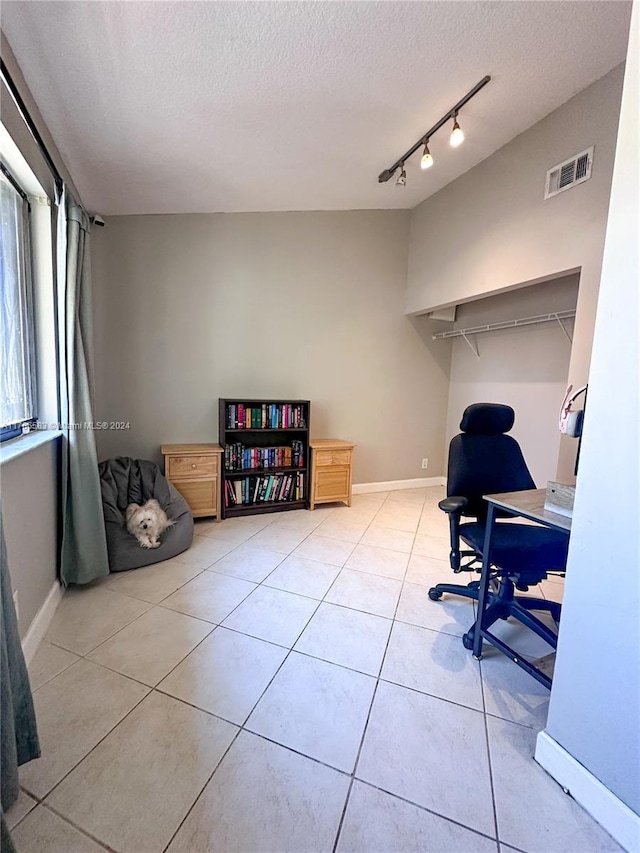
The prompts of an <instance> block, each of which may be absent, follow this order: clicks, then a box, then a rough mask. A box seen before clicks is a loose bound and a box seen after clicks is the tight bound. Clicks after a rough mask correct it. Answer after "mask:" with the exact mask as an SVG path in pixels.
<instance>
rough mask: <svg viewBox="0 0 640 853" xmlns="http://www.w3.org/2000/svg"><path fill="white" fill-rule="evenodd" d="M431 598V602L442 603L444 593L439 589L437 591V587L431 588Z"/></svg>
mask: <svg viewBox="0 0 640 853" xmlns="http://www.w3.org/2000/svg"><path fill="white" fill-rule="evenodd" d="M429 598H430V599H431V601H440V599H441V598H442V593H441V592H440V590H439V589H436V588H435V586H434V587H431V589H430V590H429Z"/></svg>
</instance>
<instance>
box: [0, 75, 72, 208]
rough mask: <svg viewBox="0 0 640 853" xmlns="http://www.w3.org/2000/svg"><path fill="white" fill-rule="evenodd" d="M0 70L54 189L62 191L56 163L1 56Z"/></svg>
mask: <svg viewBox="0 0 640 853" xmlns="http://www.w3.org/2000/svg"><path fill="white" fill-rule="evenodd" d="M0 72H1V73H2V78H3V79H4V82H5V83H6V86H7V89H9V92H10V93H11V97H12V98H13V100H14V101H15V103H16V106H17V107H18V110H19V111H20V115H21V116H22V120H23V121H24V123H25V124H26V126H27V128H28V130H29V133H30V134H31V136H33V139H34V141H35V143H36V145H37V146H38V149H39V150H40V153H41V154H42V156H43V157H44V160H45V163H46V164H47V166H48V167H49V171H50V172H51V174H52V175H53V179H54V181H55V185H56V190H57V191H58V192H62V186H63V184H64V181H63V179H62V176H61V175H60V172H59V171H58V169H57V168H56V164H55V163H54V162H53V160H52V158H51V155H50V154H49V152H48V150H47V146H46V145H45V142H44V139H43V138H42V136H41V135H40V131H39V130H38V128H37V127H36V125H35V123H34V121H33V119H32V118H31V115H30V114H29V110H28V109H27V105H26V104H25V102H24V100H23V99H22V96H21V95H20V92H19V91H18V88H17V86H16V84H15V83H14V82H13V78H12V77H11V74H10V73H9V70H8V68H7V66H6V65H5V62H4V59H2V58H0Z"/></svg>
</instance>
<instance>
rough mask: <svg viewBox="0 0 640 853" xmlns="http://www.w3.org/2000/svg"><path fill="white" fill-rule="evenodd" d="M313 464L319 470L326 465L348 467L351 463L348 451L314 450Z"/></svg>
mask: <svg viewBox="0 0 640 853" xmlns="http://www.w3.org/2000/svg"><path fill="white" fill-rule="evenodd" d="M314 454H315V464H316V465H317V466H318V467H319V468H323V467H324V468H326V467H327V466H328V465H349V464H350V463H351V451H350V450H315V451H314Z"/></svg>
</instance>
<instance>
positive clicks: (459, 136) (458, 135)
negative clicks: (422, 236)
mask: <svg viewBox="0 0 640 853" xmlns="http://www.w3.org/2000/svg"><path fill="white" fill-rule="evenodd" d="M0 2H1V0H0ZM490 80H491V77H490V76H489V75H488V74H487V75H486V77H483V78H482V80H480V81H478V82H477V83H476V85H475V86H474V87H473V89H470V90H469V91H468V92H467V94H466V95H465V96H464V97H463V98H461V99H460V100H459V101H458V103H457V104H454V105H453V106H452V107H451V108H450V109H448V110H447V112H446V113H445V114H444V115H443V116H442V118H441V119H439V120H438V121H437V122H436V123H435V124H434V125H433V127H430V128H429V130H427V132H426V133H423V134H422V136H421V137H420V138H419V139H418V141H417V142H415V143H414V144H413V145H412V146H411V148H409V149H408V151H405V152H404V154H403V155H402V156H401V157H398V159H397V160H396V161H395V163H393V165H391V166H389V168H388V169H384V170H383V171H382V172H380V174H379V175H378V182H379V183H381V184H383V183H385V182H386V181H390V180H391V178H392V177H393V176H394V175H395V174H396V173H397V171H398V169H400V170H401V172H400V177H399V178H398V179H397V181H396V184H397V185H398V186H400V187H404V186H406V184H407V176H406V173H405V171H404V164H405V163H407V162H408V160H409V158H410V157H413V155H414V154H415V153H416V152H417V151H419V150H420V148H422V147H423V146H424V150H423V154H422V158H421V160H420V166H421V168H422V169H430V168H431V166H433V157H432V156H431V152H430V151H429V139H430V138H431V137H432V136H433V134H434V133H437V132H438V131H439V130H440V128H441V127H444V126H445V125H446V124H448V123H449V122H450V121H451V119H453V128H452V130H451V137H450V140H449V141H450V144H451V145H452V147H453V148H457V147H458V145H460V144H461V143H462V142H463V141H464V133H463V132H462V128H461V127H460V125H459V124H458V111H459V110H461V109H462V108H463V107H464V106H465V105H466V104H468V103H469V101H470V100H471V98H474V97H475V96H476V95H477V94H478V92H479V91H480V90H481V89H483V88H484V87H485V86H486V85H487V83H488V82H489V81H490ZM425 143H426V144H425Z"/></svg>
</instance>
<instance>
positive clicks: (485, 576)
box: [473, 504, 495, 660]
mask: <svg viewBox="0 0 640 853" xmlns="http://www.w3.org/2000/svg"><path fill="white" fill-rule="evenodd" d="M494 515H495V510H494V506H493V504H489V512H488V514H487V527H486V531H485V535H484V547H483V549H482V552H483V555H484V556H483V559H482V574H481V575H480V586H479V588H478V613H477V615H476V625H475V628H474V632H473V656H474V658H476V659H477V660H480V658H481V657H482V628H483V622H484V618H483V617H484V611H485V608H486V603H487V592H488V589H489V578H490V577H491V534H492V532H493V523H494V521H493V520H494Z"/></svg>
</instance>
